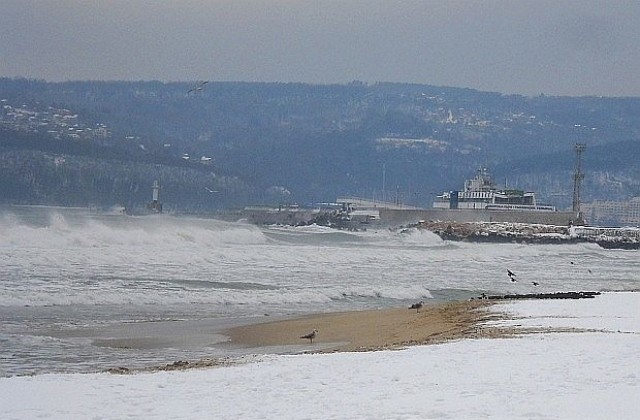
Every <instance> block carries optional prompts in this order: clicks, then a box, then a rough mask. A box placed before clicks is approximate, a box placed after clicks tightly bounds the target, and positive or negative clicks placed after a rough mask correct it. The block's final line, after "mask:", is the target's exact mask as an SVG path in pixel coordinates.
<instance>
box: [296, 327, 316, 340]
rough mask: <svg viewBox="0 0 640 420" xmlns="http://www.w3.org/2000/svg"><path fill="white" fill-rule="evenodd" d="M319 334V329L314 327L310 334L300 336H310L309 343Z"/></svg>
mask: <svg viewBox="0 0 640 420" xmlns="http://www.w3.org/2000/svg"><path fill="white" fill-rule="evenodd" d="M317 335H318V330H316V329H314V330H313V331H311V332H310V333H309V334H305V335H303V336H302V337H300V338H308V339H309V343H313V339H314V338H316V336H317Z"/></svg>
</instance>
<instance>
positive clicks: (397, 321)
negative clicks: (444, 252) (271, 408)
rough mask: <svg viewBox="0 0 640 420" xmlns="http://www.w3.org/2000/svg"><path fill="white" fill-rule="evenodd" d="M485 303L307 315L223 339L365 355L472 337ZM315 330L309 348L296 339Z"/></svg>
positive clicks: (485, 313) (251, 344) (249, 327)
mask: <svg viewBox="0 0 640 420" xmlns="http://www.w3.org/2000/svg"><path fill="white" fill-rule="evenodd" d="M488 304H489V303H487V302H486V301H480V300H474V301H463V302H451V303H440V304H428V303H427V304H425V305H424V306H423V307H422V308H421V309H420V311H419V312H418V311H416V310H415V309H408V308H406V307H405V308H397V309H381V310H367V311H354V312H339V313H327V314H316V315H309V316H305V317H301V318H295V319H287V320H281V321H275V322H266V323H259V324H252V325H246V326H240V327H235V328H231V329H229V330H227V331H226V332H225V335H228V336H229V337H230V339H231V344H233V345H239V346H246V347H258V348H259V347H267V346H280V347H281V346H288V345H301V344H306V345H308V350H307V351H308V352H333V351H370V350H380V349H392V348H399V347H405V346H409V345H415V344H429V343H438V342H442V341H446V340H452V339H458V338H462V337H465V336H471V335H475V334H477V332H478V328H477V325H478V324H479V323H480V322H481V321H483V320H485V319H487V318H488V317H489V316H496V315H495V314H491V315H490V314H489V313H488V311H486V310H485V309H486V306H487V305H488ZM314 329H317V330H318V335H317V337H316V338H315V339H314V340H313V343H311V342H310V340H308V339H303V338H301V337H302V336H303V335H305V334H308V333H309V332H311V331H313V330H314Z"/></svg>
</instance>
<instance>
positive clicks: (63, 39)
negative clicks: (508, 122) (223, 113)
mask: <svg viewBox="0 0 640 420" xmlns="http://www.w3.org/2000/svg"><path fill="white" fill-rule="evenodd" d="M0 77H27V78H38V79H45V80H49V81H63V80H162V81H193V80H213V81H266V82H307V83H321V84H324V83H348V82H350V81H353V80H361V81H365V82H370V83H374V82H380V81H392V82H410V83H423V84H432V85H443V86H455V87H469V88H474V89H480V90H489V91H497V92H502V93H522V94H527V95H537V94H540V93H544V94H551V95H604V96H640V1H639V0H607V1H595V0H575V1H568V0H555V1H547V0H537V1H533V0H532V1H525V0H511V1H506V0H484V1H471V0H469V1H453V0H449V1H448V0H439V1H431V0H422V1H419V0H404V1H403V0H392V1H391V0H390V1H385V0H337V1H331V0H254V1H248V0H171V1H170V0H167V1H161V0H110V1H107V0H93V1H91V0H0Z"/></svg>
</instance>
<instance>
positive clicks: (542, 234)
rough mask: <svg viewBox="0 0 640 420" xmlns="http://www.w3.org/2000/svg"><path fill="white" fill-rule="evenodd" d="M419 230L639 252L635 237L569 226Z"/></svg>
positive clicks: (432, 224) (429, 225) (445, 225)
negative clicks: (583, 244)
mask: <svg viewBox="0 0 640 420" xmlns="http://www.w3.org/2000/svg"><path fill="white" fill-rule="evenodd" d="M416 227H417V228H419V229H426V230H429V231H431V232H433V233H435V234H436V235H438V236H440V237H441V238H442V239H443V240H447V241H465V242H488V243H523V244H545V245H546V244H575V243H595V244H597V245H599V246H601V247H602V248H606V249H640V240H638V238H637V237H633V236H626V235H622V234H620V233H618V234H615V235H612V234H609V235H603V234H585V233H577V232H576V229H575V228H573V227H572V226H555V225H543V224H528V223H491V222H464V223H462V222H450V221H448V222H443V221H428V222H426V221H421V222H419V223H418V224H417V225H416Z"/></svg>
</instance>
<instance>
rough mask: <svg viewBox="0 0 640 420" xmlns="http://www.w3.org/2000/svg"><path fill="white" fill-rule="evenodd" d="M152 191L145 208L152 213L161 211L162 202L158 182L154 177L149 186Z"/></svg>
mask: <svg viewBox="0 0 640 420" xmlns="http://www.w3.org/2000/svg"><path fill="white" fill-rule="evenodd" d="M151 188H152V191H153V195H152V199H151V202H150V203H149V204H147V208H148V209H149V210H151V211H152V212H154V213H162V203H161V202H160V183H159V182H158V180H157V179H156V180H155V181H153V186H152V187H151Z"/></svg>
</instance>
